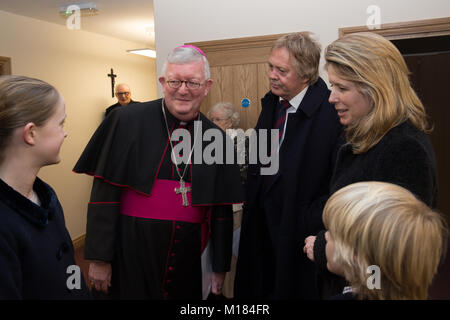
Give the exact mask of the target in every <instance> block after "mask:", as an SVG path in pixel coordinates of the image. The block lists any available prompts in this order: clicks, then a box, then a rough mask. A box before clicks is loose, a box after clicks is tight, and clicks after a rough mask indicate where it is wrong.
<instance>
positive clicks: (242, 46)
mask: <svg viewBox="0 0 450 320" xmlns="http://www.w3.org/2000/svg"><path fill="white" fill-rule="evenodd" d="M284 35H285V33H280V34H270V35H265V36H255V37H244V38H234V39H225V40H212V41H202V42H190V43H186V44H188V45H194V46H196V47H199V48H200V49H202V50H203V51H204V52H205V54H206V55H207V56H208V61H209V64H210V65H211V66H215V67H217V66H221V65H224V64H226V65H232V64H245V63H264V62H267V59H268V58H267V57H268V55H270V50H271V49H272V47H273V45H274V43H275V41H276V40H278V39H279V38H281V37H282V36H284ZM261 49H262V50H261ZM235 50H236V51H239V50H246V51H248V53H249V59H250V58H251V62H250V61H248V62H246V61H245V60H243V59H242V56H240V57H239V59H236V57H235V56H233V54H232V52H233V51H235ZM218 51H230V55H229V56H228V57H227V61H226V62H225V61H221V59H216V55H215V53H216V52H218Z"/></svg>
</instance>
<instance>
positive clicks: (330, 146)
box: [234, 78, 342, 299]
mask: <svg viewBox="0 0 450 320" xmlns="http://www.w3.org/2000/svg"><path fill="white" fill-rule="evenodd" d="M329 94H330V91H329V90H328V88H327V86H326V84H325V82H324V81H323V80H322V79H320V78H319V79H318V81H317V82H316V83H315V84H314V85H312V86H310V87H309V88H308V89H307V92H306V94H305V96H304V98H303V100H302V102H301V104H300V106H299V107H298V109H297V112H295V113H290V114H289V115H288V120H287V127H286V131H285V136H284V140H283V143H282V145H281V146H280V150H279V154H278V155H279V168H278V172H277V173H276V174H274V175H267V176H264V175H261V171H260V170H261V168H262V167H263V166H262V165H261V163H258V164H249V166H248V175H247V204H246V205H244V213H243V218H242V226H241V238H240V247H239V257H238V261H237V269H236V280H235V291H234V292H235V297H236V298H238V299H261V298H271V299H294V298H303V299H315V298H318V292H317V284H316V282H315V279H316V277H315V266H314V264H313V263H312V262H311V261H309V259H308V258H307V257H306V256H305V255H304V254H303V252H302V251H301V246H300V244H303V243H304V239H305V238H306V237H307V236H309V235H311V234H316V233H317V232H318V231H319V230H321V229H323V223H322V212H321V211H318V210H313V209H314V208H316V207H317V206H322V202H321V198H322V197H327V196H328V192H329V183H330V178H331V175H332V171H333V168H334V162H335V157H336V154H337V150H338V148H339V146H340V143H341V140H340V138H339V137H340V135H341V130H342V128H341V125H340V123H339V120H338V116H337V113H336V110H335V109H334V107H333V105H331V104H330V103H329V102H328V97H329ZM278 103H279V97H278V96H275V95H274V94H272V93H271V92H269V93H267V94H266V96H265V97H264V98H263V99H262V100H261V104H262V111H261V114H260V116H259V119H258V123H257V126H256V130H257V135H258V139H259V137H260V134H261V133H260V131H259V129H272V128H273V119H274V117H275V112H276V106H277V104H278ZM250 148H252V146H250ZM268 150H270V148H269V149H268ZM250 153H251V150H250Z"/></svg>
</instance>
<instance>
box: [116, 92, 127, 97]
mask: <svg viewBox="0 0 450 320" xmlns="http://www.w3.org/2000/svg"><path fill="white" fill-rule="evenodd" d="M129 94H130V93H129V92H116V95H118V96H122V95H123V96H128V95H129Z"/></svg>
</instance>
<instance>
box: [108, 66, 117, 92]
mask: <svg viewBox="0 0 450 320" xmlns="http://www.w3.org/2000/svg"><path fill="white" fill-rule="evenodd" d="M107 76H108V77H110V78H111V95H112V97H113V98H114V84H115V83H116V79H115V78H116V77H117V74H114V71H113V69H112V68H111V73H109V74H107Z"/></svg>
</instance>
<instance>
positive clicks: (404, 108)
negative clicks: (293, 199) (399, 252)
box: [304, 33, 437, 298]
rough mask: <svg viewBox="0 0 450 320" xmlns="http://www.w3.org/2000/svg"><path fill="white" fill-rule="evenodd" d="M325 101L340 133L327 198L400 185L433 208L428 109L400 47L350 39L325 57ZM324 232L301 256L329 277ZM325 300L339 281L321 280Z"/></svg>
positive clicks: (373, 37)
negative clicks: (348, 190)
mask: <svg viewBox="0 0 450 320" xmlns="http://www.w3.org/2000/svg"><path fill="white" fill-rule="evenodd" d="M325 60H326V69H327V71H328V78H329V81H330V83H331V85H332V92H331V95H330V99H329V101H330V102H331V103H333V104H334V106H335V108H336V110H337V112H338V116H339V119H340V122H341V124H342V125H344V126H345V138H346V142H347V143H346V144H345V145H344V146H343V147H341V149H340V150H339V152H338V156H337V160H336V166H335V170H334V173H333V177H332V179H331V184H330V186H331V187H330V194H332V193H334V192H335V191H337V190H339V189H341V188H343V187H345V186H347V185H349V184H352V183H355V182H359V181H372V180H373V181H384V182H390V183H394V184H397V185H400V186H402V187H404V188H406V189H408V190H409V191H411V192H412V193H413V194H415V195H416V196H417V197H418V198H419V199H420V200H422V201H423V202H424V203H425V204H427V205H428V206H430V207H431V208H435V207H436V204H437V175H436V163H435V155H434V151H433V147H432V145H431V142H430V140H429V138H428V136H427V133H429V131H430V127H429V125H428V122H427V116H426V113H425V108H424V106H423V104H422V103H421V101H420V100H419V98H418V97H417V95H416V93H415V92H414V90H413V89H412V87H411V84H410V82H409V78H408V74H409V71H408V68H407V66H406V63H405V61H404V59H403V57H402V55H401V54H400V52H399V51H398V50H397V48H396V47H395V46H394V45H393V44H392V43H391V42H390V41H388V40H386V39H385V38H383V37H382V36H380V35H377V34H374V33H357V34H351V35H347V36H345V37H343V38H341V39H338V40H336V41H334V42H333V43H331V44H330V45H329V46H328V47H327V48H326V50H325ZM324 235H325V231H322V232H320V233H319V234H318V235H317V237H314V236H311V237H308V238H306V239H305V246H304V252H305V253H306V254H307V255H308V257H309V258H310V259H311V260H313V261H315V262H316V266H318V267H319V269H321V270H323V271H324V273H325V275H326V274H327V272H326V257H325V236H324ZM322 283H324V287H323V288H322V297H323V298H328V297H330V296H331V295H333V294H336V293H338V292H339V291H340V290H341V289H342V286H343V285H344V283H343V281H339V280H338V279H334V280H332V277H331V276H325V279H324V280H323V281H322Z"/></svg>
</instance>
